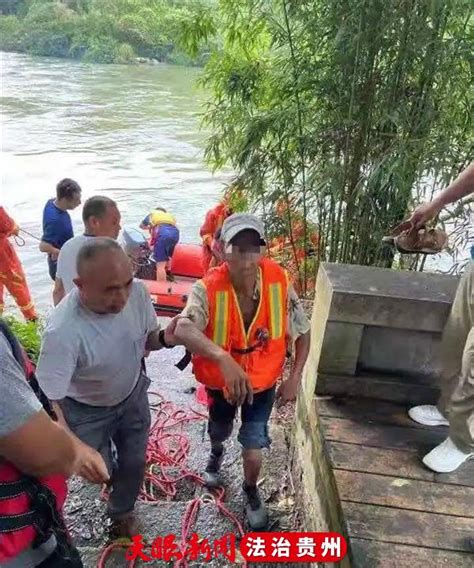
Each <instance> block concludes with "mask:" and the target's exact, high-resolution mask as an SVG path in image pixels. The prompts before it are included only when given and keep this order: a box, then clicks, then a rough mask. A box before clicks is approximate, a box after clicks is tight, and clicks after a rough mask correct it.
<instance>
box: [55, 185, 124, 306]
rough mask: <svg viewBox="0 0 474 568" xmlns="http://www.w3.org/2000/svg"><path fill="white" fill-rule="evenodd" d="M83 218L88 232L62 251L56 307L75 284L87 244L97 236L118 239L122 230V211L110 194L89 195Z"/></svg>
mask: <svg viewBox="0 0 474 568" xmlns="http://www.w3.org/2000/svg"><path fill="white" fill-rule="evenodd" d="M82 220H83V221H84V234H82V235H77V236H76V237H74V238H72V239H70V240H69V241H68V242H67V243H66V244H65V245H64V246H63V248H62V249H61V250H60V252H59V256H58V268H57V272H56V280H55V283H54V290H53V301H54V305H55V306H57V305H58V304H59V302H60V301H61V300H62V299H63V298H64V296H65V295H66V294H68V293H69V292H70V291H71V290H73V289H74V287H75V286H74V279H75V278H76V277H77V269H76V264H77V255H78V253H79V251H80V249H81V248H82V247H83V246H84V244H86V243H87V242H88V241H89V240H90V239H91V238H94V237H110V238H112V239H116V238H117V237H118V235H119V233H120V229H121V226H120V221H121V216H120V211H119V210H118V207H117V204H116V203H115V201H113V200H112V199H110V198H109V197H102V196H100V195H95V196H94V197H89V199H87V201H86V202H85V203H84V208H83V209H82Z"/></svg>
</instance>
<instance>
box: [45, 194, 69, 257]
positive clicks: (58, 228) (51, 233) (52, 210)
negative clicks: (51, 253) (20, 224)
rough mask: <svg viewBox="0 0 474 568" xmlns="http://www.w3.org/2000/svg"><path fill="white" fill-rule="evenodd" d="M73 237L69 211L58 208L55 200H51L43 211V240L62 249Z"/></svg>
mask: <svg viewBox="0 0 474 568" xmlns="http://www.w3.org/2000/svg"><path fill="white" fill-rule="evenodd" d="M73 236H74V232H73V230H72V222H71V216H70V215H69V213H68V212H67V211H63V210H62V209H59V207H56V205H55V204H54V199H49V200H48V201H47V203H46V205H45V206H44V210H43V236H42V237H41V240H43V241H44V242H46V243H49V244H50V245H53V247H56V248H58V249H60V248H61V247H62V246H63V244H64V243H65V242H66V241H68V240H69V239H72V237H73Z"/></svg>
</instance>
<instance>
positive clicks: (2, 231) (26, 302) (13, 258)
mask: <svg viewBox="0 0 474 568" xmlns="http://www.w3.org/2000/svg"><path fill="white" fill-rule="evenodd" d="M16 234H18V227H17V225H16V223H15V222H14V221H13V219H12V218H11V217H10V216H9V215H7V213H6V211H5V209H4V208H3V207H0V314H1V313H2V312H3V308H4V303H3V292H4V288H6V289H7V290H8V291H9V292H10V294H11V295H12V296H13V298H14V299H15V301H16V303H17V304H18V307H19V308H20V310H21V312H22V314H23V315H24V317H25V319H27V320H31V319H36V317H37V315H36V311H35V307H34V305H33V302H32V300H31V295H30V291H29V289H28V284H27V283H26V278H25V274H24V272H23V268H22V266H21V262H20V259H19V258H18V256H17V254H16V252H15V249H14V248H13V245H12V244H11V243H10V241H9V240H8V237H10V236H11V235H16Z"/></svg>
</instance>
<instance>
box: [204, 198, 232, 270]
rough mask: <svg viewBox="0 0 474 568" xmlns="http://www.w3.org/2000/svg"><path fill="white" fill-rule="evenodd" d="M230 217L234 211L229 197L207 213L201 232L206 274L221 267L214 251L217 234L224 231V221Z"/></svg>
mask: <svg viewBox="0 0 474 568" xmlns="http://www.w3.org/2000/svg"><path fill="white" fill-rule="evenodd" d="M230 215H232V209H231V207H230V204H229V198H228V196H224V198H223V199H222V201H221V202H220V203H218V204H217V205H216V206H215V207H213V208H212V209H210V210H209V211H208V212H207V213H206V217H205V219H204V223H203V224H202V226H201V229H200V230H199V234H200V236H201V239H202V248H203V268H204V274H205V273H206V272H207V271H208V270H209V268H212V267H214V266H218V265H219V261H218V260H217V259H216V257H215V255H214V254H213V252H212V249H213V247H214V246H215V243H214V240H215V238H216V234H217V233H218V231H220V229H222V225H223V223H224V221H225V220H226V219H227V217H229V216H230Z"/></svg>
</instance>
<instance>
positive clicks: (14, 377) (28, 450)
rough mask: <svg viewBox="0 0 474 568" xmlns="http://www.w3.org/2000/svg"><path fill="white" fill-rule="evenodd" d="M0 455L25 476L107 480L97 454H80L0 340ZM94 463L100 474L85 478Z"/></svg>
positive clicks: (100, 459) (91, 451) (82, 452)
mask: <svg viewBox="0 0 474 568" xmlns="http://www.w3.org/2000/svg"><path fill="white" fill-rule="evenodd" d="M0 404H1V405H2V407H1V412H0V456H2V457H3V458H5V459H6V460H8V461H10V462H11V463H13V464H14V465H15V466H16V467H18V469H20V471H23V472H24V473H26V474H28V475H33V476H36V477H38V476H44V475H51V474H63V475H67V476H69V475H71V474H73V473H79V474H80V475H83V476H84V477H87V478H88V479H89V480H91V481H94V480H95V481H97V480H98V478H99V477H100V480H101V481H103V480H104V471H105V479H107V477H108V473H107V469H106V467H105V464H104V463H103V460H102V458H101V457H100V455H99V454H97V452H95V451H94V450H92V449H90V450H88V451H84V450H83V449H82V448H81V445H80V444H78V443H77V439H76V438H75V437H73V436H72V435H71V434H70V433H69V432H68V431H67V430H65V429H64V428H62V427H61V426H60V425H59V424H57V423H55V422H53V420H51V418H50V417H49V416H48V415H47V414H46V412H45V411H44V410H43V409H42V407H41V403H40V402H39V400H38V399H37V398H36V395H35V394H34V392H33V390H32V389H31V387H30V386H29V384H28V383H27V381H26V379H25V375H24V371H23V369H22V368H21V367H20V365H19V364H18V362H17V361H16V360H15V358H14V357H13V353H12V351H11V348H10V346H9V345H8V344H7V343H6V342H5V340H4V339H3V337H0ZM91 462H94V464H95V465H96V469H97V470H99V471H100V475H96V476H95V477H94V476H93V475H90V476H87V475H84V472H86V473H87V471H88V470H86V465H89V468H90V463H91Z"/></svg>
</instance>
